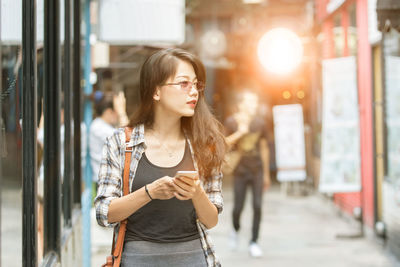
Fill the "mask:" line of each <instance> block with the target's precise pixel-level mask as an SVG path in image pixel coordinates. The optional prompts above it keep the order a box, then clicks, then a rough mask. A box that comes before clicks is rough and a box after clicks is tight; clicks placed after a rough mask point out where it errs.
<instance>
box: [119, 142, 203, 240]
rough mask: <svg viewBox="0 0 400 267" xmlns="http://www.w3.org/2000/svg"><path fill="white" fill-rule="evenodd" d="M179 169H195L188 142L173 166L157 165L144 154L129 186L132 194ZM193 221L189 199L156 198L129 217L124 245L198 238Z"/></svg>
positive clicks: (194, 219)
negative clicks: (178, 160)
mask: <svg viewBox="0 0 400 267" xmlns="http://www.w3.org/2000/svg"><path fill="white" fill-rule="evenodd" d="M180 170H181V171H183V170H184V171H193V170H195V168H194V165H193V160H192V157H191V154H190V148H189V144H188V143H187V142H186V146H185V152H184V156H183V158H182V160H181V162H180V163H178V165H176V166H174V167H170V168H165V167H159V166H156V165H154V164H152V163H151V162H150V161H149V160H148V159H147V157H146V154H145V153H144V154H143V156H142V158H141V159H140V161H139V165H138V168H137V170H136V175H135V179H134V180H133V183H132V192H133V191H136V190H138V189H139V188H141V187H143V186H145V185H146V184H149V183H151V182H153V181H155V180H157V179H159V178H161V177H163V176H171V177H174V176H175V174H176V172H177V171H180ZM196 219H197V217H196V212H195V209H194V206H193V203H192V201H191V200H185V201H181V200H178V199H177V198H175V197H174V198H171V199H168V200H158V199H155V200H152V201H151V202H149V203H148V204H147V205H145V206H143V207H142V208H140V209H139V210H138V211H136V212H135V213H133V214H132V215H131V216H129V217H128V224H127V227H126V236H125V242H128V241H151V242H157V243H175V242H184V241H190V240H195V239H199V238H200V235H199V231H198V229H197V225H196Z"/></svg>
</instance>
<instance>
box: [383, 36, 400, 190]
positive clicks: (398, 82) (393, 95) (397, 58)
mask: <svg viewBox="0 0 400 267" xmlns="http://www.w3.org/2000/svg"><path fill="white" fill-rule="evenodd" d="M384 60H385V90H386V91H385V98H386V99H385V100H386V129H387V149H386V151H387V178H388V180H389V181H391V182H394V183H399V182H400V139H399V136H400V104H399V103H400V75H399V73H400V34H399V32H397V31H395V30H391V31H390V32H388V33H386V34H385V35H384Z"/></svg>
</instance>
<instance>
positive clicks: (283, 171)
mask: <svg viewBox="0 0 400 267" xmlns="http://www.w3.org/2000/svg"><path fill="white" fill-rule="evenodd" d="M272 112H273V118H274V135H275V153H276V155H275V157H276V165H277V169H278V174H277V179H278V181H280V182H289V181H304V180H305V179H306V176H307V175H306V158H305V145H304V123H303V109H302V106H301V105H300V104H294V105H279V106H274V107H273V108H272Z"/></svg>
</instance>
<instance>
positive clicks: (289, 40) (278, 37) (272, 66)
mask: <svg viewBox="0 0 400 267" xmlns="http://www.w3.org/2000/svg"><path fill="white" fill-rule="evenodd" d="M257 55H258V59H259V60H260V62H261V65H263V67H264V68H266V69H267V70H268V71H270V72H272V73H275V74H281V75H282V74H288V73H290V72H292V71H293V70H294V69H295V68H296V67H297V66H298V65H299V64H300V62H301V59H302V56H303V45H302V44H301V41H300V38H299V37H298V36H297V35H296V34H295V33H293V32H292V31H290V30H288V29H285V28H275V29H272V30H270V31H269V32H267V33H266V34H264V35H263V36H262V37H261V39H260V41H259V42H258V47H257Z"/></svg>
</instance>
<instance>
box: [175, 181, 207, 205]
mask: <svg viewBox="0 0 400 267" xmlns="http://www.w3.org/2000/svg"><path fill="white" fill-rule="evenodd" d="M173 186H174V188H175V192H174V195H175V197H176V198H177V199H179V200H189V199H192V198H195V197H196V196H198V195H199V194H200V193H201V191H202V188H201V185H200V180H199V179H198V178H197V179H193V178H189V177H185V176H178V177H175V178H174V179H173Z"/></svg>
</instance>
